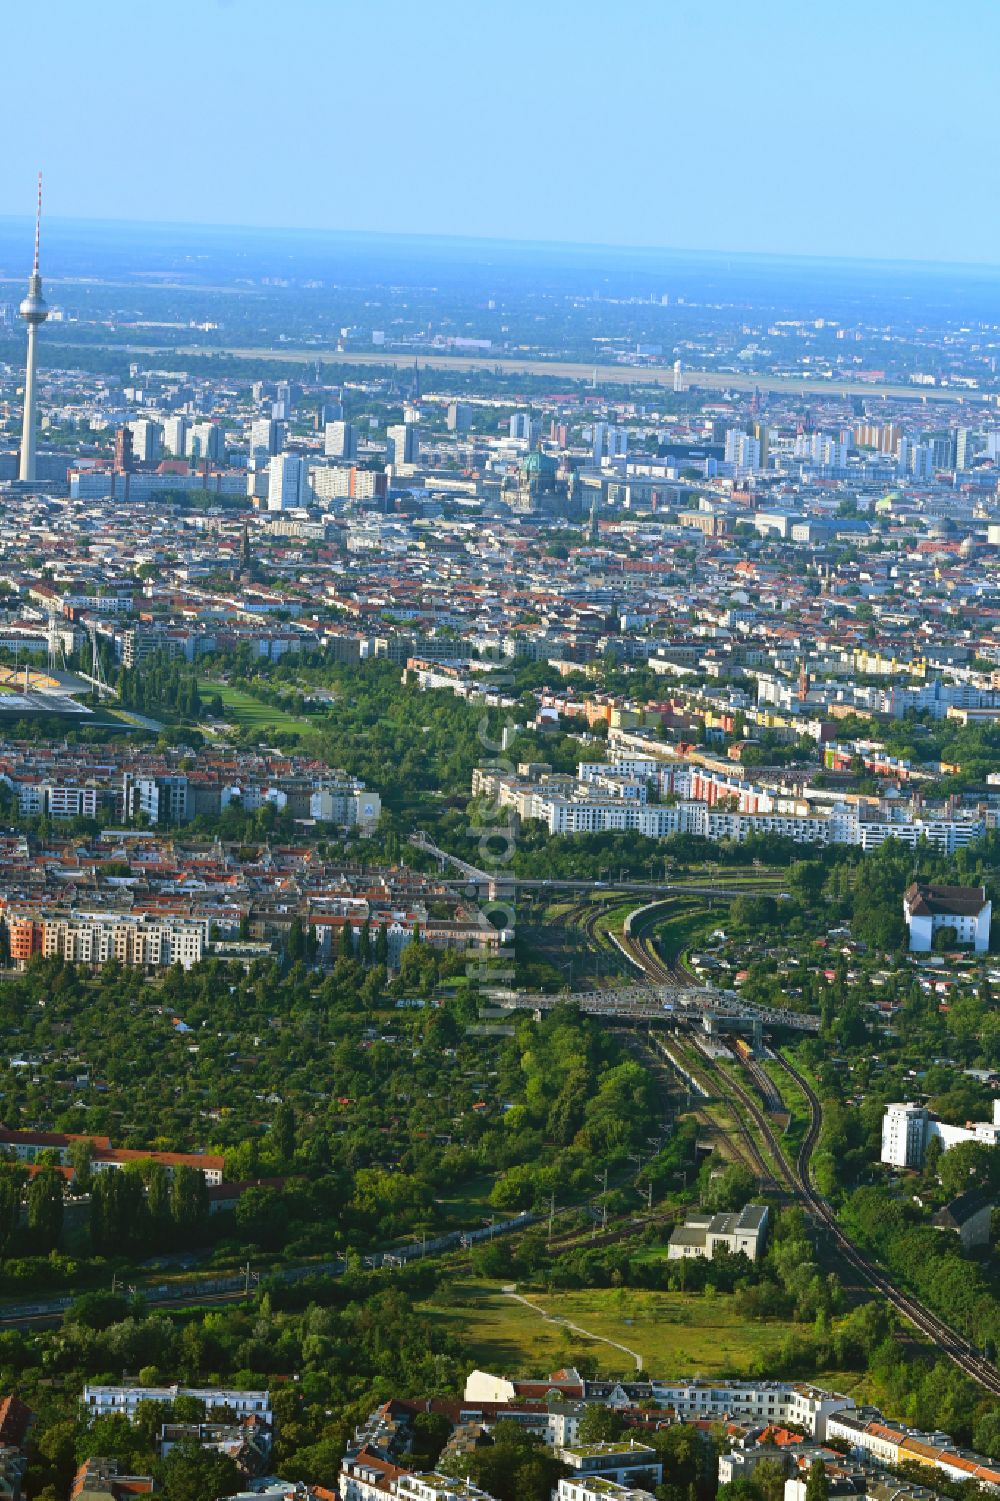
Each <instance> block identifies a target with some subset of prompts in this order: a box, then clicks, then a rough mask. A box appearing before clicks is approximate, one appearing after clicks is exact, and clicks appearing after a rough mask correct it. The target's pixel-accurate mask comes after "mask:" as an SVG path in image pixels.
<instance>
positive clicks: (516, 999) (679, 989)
mask: <svg viewBox="0 0 1000 1501" xmlns="http://www.w3.org/2000/svg"><path fill="white" fill-rule="evenodd" d="M488 994H489V999H490V1001H491V1003H492V1004H493V1005H495V1006H499V1007H502V1008H503V1009H504V1010H505V1011H551V1010H552V1009H553V1007H555V1006H567V1005H568V1006H575V1007H576V1008H577V1009H578V1010H580V1011H583V1012H586V1014H587V1015H588V1016H606V1017H609V1018H614V1019H615V1020H617V1021H665V1020H667V1021H669V1020H671V1019H675V1020H686V1021H691V1022H696V1023H699V1024H700V1025H701V1026H702V1027H703V1028H704V1030H705V1031H707V1032H725V1031H748V1032H752V1033H754V1034H755V1035H759V1034H760V1033H761V1032H764V1031H770V1030H772V1029H774V1028H790V1029H792V1030H793V1031H797V1032H816V1031H818V1030H819V1018H818V1017H815V1016H804V1015H802V1013H801V1012H798V1011H785V1010H778V1009H771V1008H769V1007H767V1006H755V1005H753V1004H752V1003H750V1002H746V1001H741V1000H740V998H739V997H738V996H737V995H735V994H734V993H733V992H731V991H725V992H724V991H720V990H713V989H712V987H711V986H708V985H623V986H621V987H619V988H618V989H614V990H612V989H608V990H583V991H576V992H575V993H572V994H570V993H568V992H565V991H564V992H563V993H561V994H559V995H543V994H541V993H538V992H534V991H525V990H491V991H489V993H488Z"/></svg>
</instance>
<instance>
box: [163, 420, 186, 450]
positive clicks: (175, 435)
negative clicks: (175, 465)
mask: <svg viewBox="0 0 1000 1501" xmlns="http://www.w3.org/2000/svg"><path fill="white" fill-rule="evenodd" d="M187 434H188V420H187V418H186V417H168V418H167V419H166V421H165V422H164V424H163V447H164V448H165V449H166V451H167V453H172V454H173V455H174V457H175V458H178V459H181V458H183V457H184V455H185V453H186V452H187Z"/></svg>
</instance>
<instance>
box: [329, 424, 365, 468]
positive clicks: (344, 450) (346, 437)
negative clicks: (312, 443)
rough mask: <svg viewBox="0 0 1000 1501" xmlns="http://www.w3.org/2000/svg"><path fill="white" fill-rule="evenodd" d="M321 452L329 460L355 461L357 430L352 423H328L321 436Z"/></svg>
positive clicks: (356, 454)
mask: <svg viewBox="0 0 1000 1501" xmlns="http://www.w3.org/2000/svg"><path fill="white" fill-rule="evenodd" d="M323 452H324V453H325V454H326V456H327V458H329V459H356V458H357V456H358V430H357V428H356V427H355V426H354V424H353V422H328V423H327V424H326V428H325V430H324V434H323Z"/></svg>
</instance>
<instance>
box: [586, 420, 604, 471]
mask: <svg viewBox="0 0 1000 1501" xmlns="http://www.w3.org/2000/svg"><path fill="white" fill-rule="evenodd" d="M607 442H608V424H607V423H606V422H595V423H594V425H593V427H592V428H591V429H590V457H591V460H592V461H593V463H594V464H595V465H597V467H598V468H599V467H600V465H601V464H603V462H604V456H605V454H606V453H607V451H608V450H607Z"/></svg>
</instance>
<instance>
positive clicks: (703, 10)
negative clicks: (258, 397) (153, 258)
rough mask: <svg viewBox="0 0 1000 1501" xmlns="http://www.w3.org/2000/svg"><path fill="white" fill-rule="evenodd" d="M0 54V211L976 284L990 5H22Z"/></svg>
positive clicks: (992, 183) (997, 251) (991, 73)
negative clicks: (625, 253) (641, 255)
mask: <svg viewBox="0 0 1000 1501" xmlns="http://www.w3.org/2000/svg"><path fill="white" fill-rule="evenodd" d="M4 52H5V55H6V56H7V57H8V58H11V59H14V60H15V63H14V66H13V67H10V68H8V70H7V71H6V76H5V91H4V92H5V97H4V113H5V118H6V121H7V128H6V132H5V135H6V139H5V141H4V150H3V151H2V152H0V214H17V213H20V212H28V211H29V210H30V208H31V204H32V198H33V191H34V189H33V175H34V172H35V170H36V169H37V167H38V166H39V165H40V166H42V167H43V169H44V171H45V177H46V206H47V209H48V211H50V212H51V213H53V214H58V215H60V216H83V215H86V216H89V217H94V218H124V219H153V220H156V219H159V220H170V221H174V222H178V221H181V222H198V223H210V224H254V225H265V226H282V227H283V226H288V227H295V226H303V227H311V228H322V229H349V230H386V231H401V232H417V233H428V234H467V235H483V236H494V237H498V238H510V239H533V240H558V241H585V242H591V243H595V242H596V243H608V244H630V245H659V246H669V247H678V248H705V249H718V250H733V251H742V250H747V251H775V252H787V253H802V254H817V255H844V256H863V257H877V258H887V259H908V260H965V261H982V262H990V263H998V262H1000V195H998V193H997V190H996V170H997V166H996V164H997V160H998V152H997V147H998V144H1000V142H998V136H1000V124H998V119H1000V112H998V111H997V107H996V97H995V96H996V85H995V70H996V59H997V57H998V56H1000V4H998V3H997V0H953V3H951V4H948V5H944V4H942V3H941V0H836V3H834V0H740V3H737V0H711V3H710V0H616V3H608V0H602V3H595V0H405V3H403V0H351V3H344V0H273V3H266V0H138V3H137V0H96V3H95V4H85V3H81V0H33V3H30V4H18V5H15V4H11V5H9V6H8V7H6V11H5V16H4ZM29 56H33V57H34V58H35V64H34V67H33V68H32V69H31V70H30V72H29V70H28V69H27V68H24V67H23V66H21V64H22V62H23V60H24V59H26V58H28V57H29ZM32 96H33V97H32ZM12 121H19V122H23V124H22V125H19V126H18V128H17V130H16V134H15V131H14V130H13V129H12V126H11V122H12Z"/></svg>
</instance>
